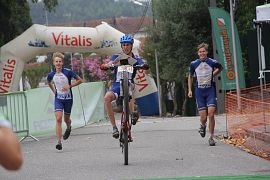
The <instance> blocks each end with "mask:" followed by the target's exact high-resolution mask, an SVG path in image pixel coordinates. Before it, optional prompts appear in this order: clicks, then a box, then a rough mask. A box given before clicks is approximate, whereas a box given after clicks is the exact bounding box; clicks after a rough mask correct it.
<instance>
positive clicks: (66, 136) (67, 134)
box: [63, 127, 71, 140]
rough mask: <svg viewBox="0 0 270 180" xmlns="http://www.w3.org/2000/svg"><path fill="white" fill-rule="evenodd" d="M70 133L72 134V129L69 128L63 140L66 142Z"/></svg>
mask: <svg viewBox="0 0 270 180" xmlns="http://www.w3.org/2000/svg"><path fill="white" fill-rule="evenodd" d="M70 132H71V127H69V128H67V129H66V131H65V133H64V135H63V139H64V140H67V139H68V137H69V135H70Z"/></svg>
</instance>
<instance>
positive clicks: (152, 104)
mask: <svg viewBox="0 0 270 180" xmlns="http://www.w3.org/2000/svg"><path fill="white" fill-rule="evenodd" d="M136 103H137V105H138V108H139V112H140V114H141V116H153V115H159V108H158V93H157V92H154V93H152V94H149V95H146V96H143V97H140V98H137V99H136Z"/></svg>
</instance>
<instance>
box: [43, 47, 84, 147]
mask: <svg viewBox="0 0 270 180" xmlns="http://www.w3.org/2000/svg"><path fill="white" fill-rule="evenodd" d="M63 64H64V55H63V54H62V53H60V52H55V53H54V54H53V65H54V67H55V69H54V70H53V71H52V72H50V73H49V74H48V76H47V81H48V85H49V87H50V89H51V90H52V92H53V93H54V94H55V99H54V112H55V118H56V136H57V140H58V141H57V144H56V146H55V147H56V149H58V150H62V116H63V111H64V121H65V123H66V126H67V128H66V131H65V133H64V135H63V139H64V140H66V139H68V137H69V135H70V132H71V119H70V114H71V109H72V105H73V94H72V90H71V89H72V88H73V87H75V86H78V85H79V84H81V83H82V79H81V78H80V77H79V76H78V75H77V74H76V73H75V72H73V71H72V70H70V69H67V68H63ZM72 78H74V79H75V80H76V81H75V82H73V83H71V79H72Z"/></svg>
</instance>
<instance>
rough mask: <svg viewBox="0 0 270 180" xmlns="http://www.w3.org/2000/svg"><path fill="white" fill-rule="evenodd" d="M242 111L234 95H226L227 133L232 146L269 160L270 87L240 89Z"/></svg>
mask: <svg viewBox="0 0 270 180" xmlns="http://www.w3.org/2000/svg"><path fill="white" fill-rule="evenodd" d="M240 101H241V109H239V108H238V102H237V94H236V91H231V92H228V93H226V116H227V122H228V132H229V135H230V137H231V138H232V139H234V143H236V145H238V146H243V147H244V148H245V150H247V151H249V152H251V153H253V154H256V155H259V156H263V157H269V156H270V149H269V147H265V145H264V143H262V142H266V143H270V138H269V137H270V84H266V85H263V87H262V88H261V87H260V86H257V87H252V88H247V89H242V90H241V97H240Z"/></svg>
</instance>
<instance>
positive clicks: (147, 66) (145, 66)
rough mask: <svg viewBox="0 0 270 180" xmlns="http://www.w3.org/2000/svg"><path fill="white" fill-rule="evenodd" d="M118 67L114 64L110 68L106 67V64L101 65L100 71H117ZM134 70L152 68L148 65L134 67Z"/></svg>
mask: <svg viewBox="0 0 270 180" xmlns="http://www.w3.org/2000/svg"><path fill="white" fill-rule="evenodd" d="M117 67H118V65H114V64H112V66H110V67H108V66H106V65H105V64H101V65H100V69H101V70H104V71H106V70H109V69H110V70H114V69H116V68H117ZM133 68H134V69H143V70H148V69H149V68H150V67H149V65H148V64H139V65H134V66H133Z"/></svg>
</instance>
